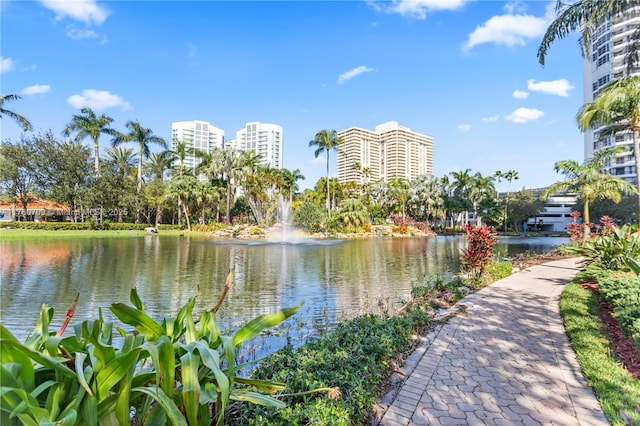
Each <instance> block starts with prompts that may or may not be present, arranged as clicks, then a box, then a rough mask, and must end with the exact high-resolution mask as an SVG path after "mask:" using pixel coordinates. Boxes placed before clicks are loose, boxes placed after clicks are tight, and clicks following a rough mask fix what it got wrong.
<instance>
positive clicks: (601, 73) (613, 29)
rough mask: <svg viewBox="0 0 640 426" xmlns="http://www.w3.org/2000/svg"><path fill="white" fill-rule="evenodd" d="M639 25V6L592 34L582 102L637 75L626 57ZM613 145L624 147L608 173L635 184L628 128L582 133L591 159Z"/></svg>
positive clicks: (638, 71) (585, 153) (635, 175)
mask: <svg viewBox="0 0 640 426" xmlns="http://www.w3.org/2000/svg"><path fill="white" fill-rule="evenodd" d="M638 28H640V7H636V8H633V9H631V10H630V11H628V12H626V13H625V14H624V16H623V17H620V18H616V19H613V20H611V21H608V22H606V23H604V24H602V25H600V26H599V27H598V29H597V30H596V31H595V32H594V34H593V35H592V43H591V48H590V52H589V55H588V56H587V57H585V60H584V63H583V74H584V78H583V80H584V88H583V91H584V102H585V103H588V102H592V101H593V100H594V98H595V97H596V96H597V95H598V93H600V91H601V90H602V89H603V88H604V87H605V86H606V85H607V84H609V83H610V82H611V81H614V80H617V79H619V78H621V77H623V76H625V75H629V74H631V75H638V74H640V68H639V67H636V68H634V69H632V70H630V72H629V70H627V66H626V61H625V59H626V57H627V53H628V52H629V51H630V49H631V44H632V39H633V37H632V35H633V33H634V32H635V31H636V30H637V29H638ZM612 146H624V147H625V148H626V149H625V150H624V152H622V153H619V154H617V155H616V156H615V157H614V158H613V159H612V160H611V162H610V164H609V165H608V167H607V170H606V171H607V172H608V173H610V174H612V175H615V176H618V177H621V178H623V179H625V180H627V181H629V182H631V183H636V181H637V172H636V169H635V161H634V154H633V139H632V135H631V132H630V131H624V132H619V133H617V134H615V135H612V136H601V135H600V134H599V131H598V129H595V130H589V131H587V132H585V134H584V156H585V158H590V157H592V156H593V152H594V151H596V150H599V149H604V148H608V147H612Z"/></svg>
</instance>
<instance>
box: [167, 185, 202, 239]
mask: <svg viewBox="0 0 640 426" xmlns="http://www.w3.org/2000/svg"><path fill="white" fill-rule="evenodd" d="M197 185H198V180H197V179H196V178H195V177H194V176H191V175H182V176H176V177H174V178H173V179H171V180H170V181H169V184H168V185H167V189H166V191H165V197H166V198H168V199H173V200H174V201H175V200H178V208H179V209H181V211H182V213H184V217H185V219H186V224H187V231H191V220H190V218H189V202H190V200H192V199H193V198H195V192H194V191H195V189H196V187H197Z"/></svg>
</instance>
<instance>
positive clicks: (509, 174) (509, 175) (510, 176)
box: [494, 170, 519, 232]
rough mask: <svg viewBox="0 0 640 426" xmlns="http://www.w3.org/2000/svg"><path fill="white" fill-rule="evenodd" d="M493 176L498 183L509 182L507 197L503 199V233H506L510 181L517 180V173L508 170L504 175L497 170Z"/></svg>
mask: <svg viewBox="0 0 640 426" xmlns="http://www.w3.org/2000/svg"><path fill="white" fill-rule="evenodd" d="M494 176H495V177H496V179H497V180H498V182H500V181H501V180H502V179H504V180H506V181H507V182H509V190H508V191H507V195H506V196H505V198H504V232H507V223H508V221H507V212H508V211H509V210H508V209H509V193H510V192H511V181H513V180H518V179H519V176H518V172H517V171H515V170H509V171H507V172H505V173H503V172H501V171H500V170H498V171H497V172H495V174H494Z"/></svg>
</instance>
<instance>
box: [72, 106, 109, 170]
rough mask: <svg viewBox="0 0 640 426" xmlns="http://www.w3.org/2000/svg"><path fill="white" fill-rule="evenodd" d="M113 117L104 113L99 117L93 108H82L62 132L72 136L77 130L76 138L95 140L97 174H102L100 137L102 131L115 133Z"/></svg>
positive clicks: (95, 168)
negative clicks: (112, 125)
mask: <svg viewBox="0 0 640 426" xmlns="http://www.w3.org/2000/svg"><path fill="white" fill-rule="evenodd" d="M111 123H113V118H111V117H108V116H106V115H104V114H102V115H100V116H99V117H98V116H97V115H96V113H95V112H93V110H92V109H91V108H87V107H85V108H82V109H81V110H80V114H78V115H74V116H73V118H72V119H71V122H70V123H69V124H67V126H66V127H65V128H64V130H63V131H62V133H63V134H64V135H65V136H70V135H71V133H72V132H76V137H75V140H77V141H80V140H82V139H84V138H86V137H89V138H91V140H93V155H94V166H93V167H94V170H95V173H96V176H99V175H100V144H99V139H100V135H101V134H102V133H104V134H107V135H114V134H115V130H114V129H112V128H111Z"/></svg>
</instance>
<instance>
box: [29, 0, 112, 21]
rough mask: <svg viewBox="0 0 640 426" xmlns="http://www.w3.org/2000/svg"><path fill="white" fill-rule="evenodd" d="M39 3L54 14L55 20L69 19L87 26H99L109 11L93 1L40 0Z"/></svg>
mask: <svg viewBox="0 0 640 426" xmlns="http://www.w3.org/2000/svg"><path fill="white" fill-rule="evenodd" d="M40 3H41V4H42V5H43V6H44V7H46V8H47V9H49V10H52V11H54V12H55V14H56V19H57V20H62V19H64V18H67V17H68V18H71V19H73V20H76V21H80V22H84V23H85V24H87V25H101V24H102V23H104V21H106V19H107V17H108V16H109V11H108V10H107V9H106V8H105V7H103V6H101V5H99V4H98V3H97V2H96V1H94V0H69V1H60V0H41V1H40Z"/></svg>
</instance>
